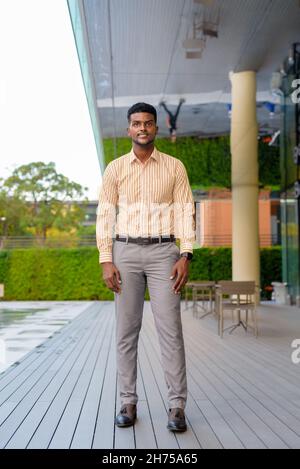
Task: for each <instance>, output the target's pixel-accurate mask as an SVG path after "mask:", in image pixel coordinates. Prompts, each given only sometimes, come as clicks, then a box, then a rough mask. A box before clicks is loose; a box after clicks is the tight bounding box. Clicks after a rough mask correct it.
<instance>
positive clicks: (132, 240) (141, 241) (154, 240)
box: [116, 235, 176, 245]
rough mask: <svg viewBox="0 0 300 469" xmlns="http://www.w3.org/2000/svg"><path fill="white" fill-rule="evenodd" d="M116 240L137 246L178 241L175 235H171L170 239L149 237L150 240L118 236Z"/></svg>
mask: <svg viewBox="0 0 300 469" xmlns="http://www.w3.org/2000/svg"><path fill="white" fill-rule="evenodd" d="M116 240H117V241H122V242H123V243H126V242H128V243H136V244H143V245H144V244H155V243H160V242H161V243H171V242H174V241H176V238H175V236H174V235H170V236H169V237H165V236H154V237H151V236H149V237H148V238H142V237H140V236H138V237H137V238H131V237H130V236H128V238H127V237H125V236H120V235H116Z"/></svg>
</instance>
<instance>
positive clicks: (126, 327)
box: [113, 241, 146, 405]
mask: <svg viewBox="0 0 300 469" xmlns="http://www.w3.org/2000/svg"><path fill="white" fill-rule="evenodd" d="M139 249H140V246H138V245H136V244H130V243H129V244H126V243H123V242H118V241H116V242H115V243H114V247H113V260H114V263H115V265H116V267H117V268H118V269H119V271H120V275H121V280H122V283H121V284H120V285H121V293H119V294H118V293H115V307H116V346H117V370H118V380H119V389H120V400H121V405H124V404H136V403H137V401H138V396H137V393H136V378H137V347H138V338H139V333H140V329H141V324H142V317H143V306H144V296H145V290H146V278H145V275H144V272H143V270H142V262H141V255H140V253H139Z"/></svg>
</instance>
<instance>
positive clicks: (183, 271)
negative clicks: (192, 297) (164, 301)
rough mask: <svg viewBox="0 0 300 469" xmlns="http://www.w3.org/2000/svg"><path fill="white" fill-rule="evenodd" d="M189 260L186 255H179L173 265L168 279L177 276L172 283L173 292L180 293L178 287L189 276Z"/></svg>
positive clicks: (181, 285)
mask: <svg viewBox="0 0 300 469" xmlns="http://www.w3.org/2000/svg"><path fill="white" fill-rule="evenodd" d="M190 262H191V261H189V260H188V259H187V258H186V257H181V258H180V259H179V260H178V261H177V262H176V264H175V265H174V267H173V269H172V272H171V277H170V279H173V278H175V277H176V276H177V279H176V281H175V283H174V285H173V290H174V293H176V294H180V289H181V288H182V287H184V285H185V284H186V282H187V281H188V277H189V264H190Z"/></svg>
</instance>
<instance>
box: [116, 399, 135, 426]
mask: <svg viewBox="0 0 300 469" xmlns="http://www.w3.org/2000/svg"><path fill="white" fill-rule="evenodd" d="M135 420H136V405H135V404H124V405H123V406H122V407H121V410H120V412H119V414H118V415H117V416H116V420H115V423H116V425H117V427H131V425H133V424H134V422H135Z"/></svg>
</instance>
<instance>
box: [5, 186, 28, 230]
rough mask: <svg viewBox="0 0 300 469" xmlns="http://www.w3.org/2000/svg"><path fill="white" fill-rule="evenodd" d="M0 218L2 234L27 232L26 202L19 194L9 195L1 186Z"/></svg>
mask: <svg viewBox="0 0 300 469" xmlns="http://www.w3.org/2000/svg"><path fill="white" fill-rule="evenodd" d="M0 183H1V180H0ZM0 220H1V223H0V236H4V237H6V236H22V235H25V234H26V227H27V220H26V204H25V203H24V201H22V200H21V199H20V198H19V197H17V196H13V197H9V196H8V194H7V191H5V190H4V189H3V187H0Z"/></svg>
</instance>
